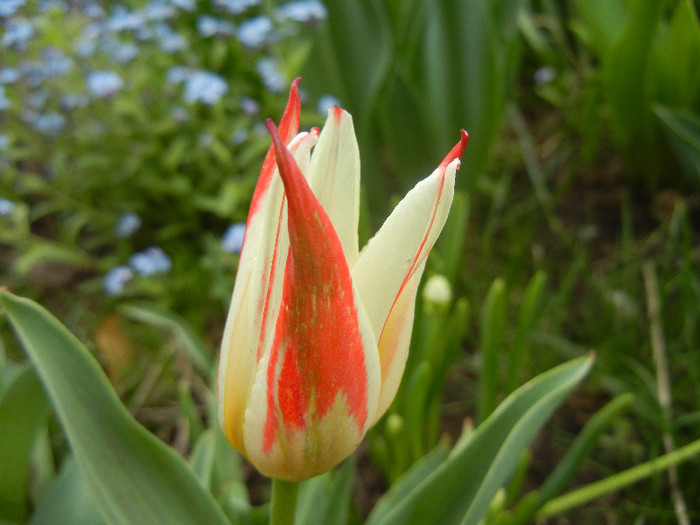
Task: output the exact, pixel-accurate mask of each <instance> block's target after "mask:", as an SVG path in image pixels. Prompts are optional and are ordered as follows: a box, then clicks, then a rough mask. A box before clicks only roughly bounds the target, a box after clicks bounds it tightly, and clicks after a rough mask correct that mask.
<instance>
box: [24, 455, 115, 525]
mask: <svg viewBox="0 0 700 525" xmlns="http://www.w3.org/2000/svg"><path fill="white" fill-rule="evenodd" d="M89 492H90V491H89V487H88V486H87V484H86V483H85V480H84V479H83V478H82V476H81V475H80V470H79V469H78V466H77V465H76V463H75V461H74V459H73V458H68V459H67V460H66V461H65V462H64V463H63V467H62V468H61V473H60V474H59V476H58V477H57V478H56V480H55V481H54V482H53V483H52V484H51V486H50V487H49V488H48V492H47V494H46V496H45V497H44V498H43V499H42V500H41V503H40V504H39V506H38V508H37V509H36V512H35V513H34V515H33V516H32V519H31V521H30V522H29V523H30V525H103V524H104V523H105V522H104V520H103V519H102V517H101V516H100V513H99V512H98V510H97V507H96V506H95V502H94V501H93V500H92V498H91V497H90V496H89Z"/></svg>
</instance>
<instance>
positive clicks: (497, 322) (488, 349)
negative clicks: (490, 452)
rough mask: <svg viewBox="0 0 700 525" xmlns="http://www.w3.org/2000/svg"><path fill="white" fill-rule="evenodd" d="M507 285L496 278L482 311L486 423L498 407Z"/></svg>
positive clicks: (481, 375)
mask: <svg viewBox="0 0 700 525" xmlns="http://www.w3.org/2000/svg"><path fill="white" fill-rule="evenodd" d="M506 299H507V297H506V284H505V282H504V281H503V280H502V279H496V280H494V281H493V283H492V284H491V288H489V292H488V294H487V296H486V300H485V301H484V307H483V309H482V311H481V338H480V344H479V348H480V351H481V356H482V360H483V365H482V367H481V371H480V373H479V407H478V411H477V416H478V421H484V420H485V419H486V418H487V417H488V416H489V415H490V414H491V412H493V409H494V408H495V407H496V396H497V394H498V384H499V381H498V380H499V367H498V365H499V358H500V357H501V352H502V350H503V347H502V344H503V332H504V331H505V327H506Z"/></svg>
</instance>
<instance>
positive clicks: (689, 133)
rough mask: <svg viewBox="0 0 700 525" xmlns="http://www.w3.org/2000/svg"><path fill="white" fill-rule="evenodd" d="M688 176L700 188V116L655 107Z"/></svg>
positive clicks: (688, 112)
mask: <svg viewBox="0 0 700 525" xmlns="http://www.w3.org/2000/svg"><path fill="white" fill-rule="evenodd" d="M654 112H655V113H656V116H658V117H659V119H660V120H661V122H662V124H663V126H664V131H665V132H666V136H667V137H668V139H669V142H670V143H671V147H673V150H674V151H675V153H676V156H677V157H678V160H679V161H680V162H681V165H682V166H683V168H684V170H685V172H686V173H687V175H688V177H690V179H691V180H692V182H693V183H694V184H695V186H696V187H698V188H700V116H698V115H697V114H695V113H692V112H690V111H687V110H681V109H671V108H667V107H663V106H656V107H655V108H654Z"/></svg>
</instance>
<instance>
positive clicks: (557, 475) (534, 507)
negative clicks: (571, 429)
mask: <svg viewBox="0 0 700 525" xmlns="http://www.w3.org/2000/svg"><path fill="white" fill-rule="evenodd" d="M633 402H634V396H633V395H632V394H629V393H627V394H622V395H619V396H618V397H616V398H615V399H613V400H612V401H610V402H609V403H608V404H607V405H605V407H603V408H602V409H600V410H599V411H598V412H596V414H595V415H594V416H593V417H592V418H591V419H590V420H589V421H588V423H586V426H585V427H584V428H583V430H582V431H581V432H580V433H579V435H578V436H577V437H576V440H575V441H574V443H573V445H572V446H571V448H570V449H569V450H568V452H567V453H566V455H565V456H564V458H563V459H562V460H561V461H560V462H559V463H558V464H557V467H556V468H555V469H554V471H553V472H552V473H551V474H550V475H549V477H548V478H547V480H546V481H545V482H544V483H543V484H542V486H541V487H540V488H539V489H538V490H537V491H536V492H532V493H530V494H528V495H527V496H525V497H524V498H523V499H522V500H521V503H520V504H519V505H518V507H517V508H516V509H515V511H514V513H513V520H512V521H513V523H514V524H520V523H530V522H531V521H532V517H533V515H534V514H535V513H536V512H537V511H538V510H539V509H540V508H541V507H542V506H543V505H545V504H546V503H547V502H548V501H550V500H551V499H552V498H554V497H555V496H556V495H557V494H559V493H560V492H561V491H562V490H563V488H564V487H565V486H566V484H567V483H568V482H569V481H571V479H572V478H573V477H574V475H575V474H576V472H577V471H578V469H579V468H580V466H581V463H582V462H583V460H584V459H586V458H587V457H589V454H590V452H591V449H592V448H593V446H594V445H595V444H596V443H597V442H598V438H599V437H600V435H601V434H602V433H603V432H604V431H605V430H607V429H608V428H609V426H610V425H611V424H612V422H613V421H614V420H615V419H616V418H617V417H619V415H620V413H621V412H622V411H623V410H625V409H627V408H629V406H630V405H631V404H632V403H633Z"/></svg>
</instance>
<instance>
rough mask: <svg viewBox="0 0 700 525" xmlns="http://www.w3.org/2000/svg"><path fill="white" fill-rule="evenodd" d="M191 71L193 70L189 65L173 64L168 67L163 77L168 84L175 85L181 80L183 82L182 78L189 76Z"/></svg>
mask: <svg viewBox="0 0 700 525" xmlns="http://www.w3.org/2000/svg"><path fill="white" fill-rule="evenodd" d="M192 73H193V70H192V69H190V68H189V67H185V66H173V67H171V68H170V69H168V72H167V73H166V74H165V79H166V81H167V82H168V84H174V85H177V84H180V83H181V82H184V80H185V79H186V78H187V77H189V76H190V75H191V74H192Z"/></svg>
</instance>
